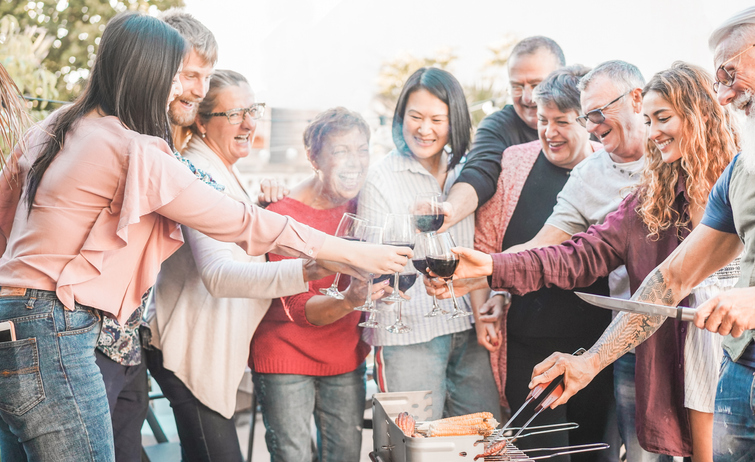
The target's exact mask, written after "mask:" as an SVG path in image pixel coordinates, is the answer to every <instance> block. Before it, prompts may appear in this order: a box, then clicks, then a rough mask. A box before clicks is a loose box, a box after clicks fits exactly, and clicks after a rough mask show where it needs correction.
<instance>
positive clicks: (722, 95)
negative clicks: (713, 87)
mask: <svg viewBox="0 0 755 462" xmlns="http://www.w3.org/2000/svg"><path fill="white" fill-rule="evenodd" d="M740 53H741V55H739V56H737V55H738V54H740ZM732 58H733V59H732ZM721 65H723V67H724V69H725V70H726V71H727V72H728V73H729V75H732V76H734V83H733V84H732V86H731V87H727V86H726V85H721V84H719V86H718V94H717V97H718V102H719V103H721V105H722V106H726V105H727V104H730V103H731V104H732V106H733V107H734V109H737V110H739V111H743V112H744V113H745V115H747V116H750V115H751V113H752V112H753V106H755V104H753V103H755V50H752V43H751V42H746V43H741V40H734V39H728V40H724V41H722V42H721V43H720V44H719V45H718V46H717V47H716V52H715V66H716V69H718V68H719V67H721Z"/></svg>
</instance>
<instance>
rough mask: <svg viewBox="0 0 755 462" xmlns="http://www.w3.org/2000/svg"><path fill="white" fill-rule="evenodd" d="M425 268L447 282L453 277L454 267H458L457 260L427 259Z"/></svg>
mask: <svg viewBox="0 0 755 462" xmlns="http://www.w3.org/2000/svg"><path fill="white" fill-rule="evenodd" d="M427 266H428V267H430V271H432V272H433V273H435V274H437V275H438V276H439V277H441V278H443V279H446V280H447V279H450V278H451V277H452V276H453V275H454V271H456V267H457V266H459V260H457V259H454V260H447V259H445V258H438V257H427Z"/></svg>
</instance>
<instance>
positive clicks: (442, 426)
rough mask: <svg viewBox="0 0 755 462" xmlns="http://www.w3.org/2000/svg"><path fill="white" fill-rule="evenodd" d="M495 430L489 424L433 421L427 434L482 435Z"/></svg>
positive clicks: (434, 435)
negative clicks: (437, 422)
mask: <svg viewBox="0 0 755 462" xmlns="http://www.w3.org/2000/svg"><path fill="white" fill-rule="evenodd" d="M491 433H493V430H492V429H490V428H488V426H487V425H484V424H483V425H458V424H453V423H439V424H436V423H435V422H434V423H431V424H430V428H429V429H428V430H427V436H433V437H436V436H462V435H482V436H488V435H490V434H491Z"/></svg>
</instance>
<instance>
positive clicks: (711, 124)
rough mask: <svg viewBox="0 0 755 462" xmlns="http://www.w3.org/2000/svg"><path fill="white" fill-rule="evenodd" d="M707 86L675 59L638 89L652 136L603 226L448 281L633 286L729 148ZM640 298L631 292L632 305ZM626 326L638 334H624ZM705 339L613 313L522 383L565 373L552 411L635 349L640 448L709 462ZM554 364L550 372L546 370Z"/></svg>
mask: <svg viewBox="0 0 755 462" xmlns="http://www.w3.org/2000/svg"><path fill="white" fill-rule="evenodd" d="M712 83H713V80H712V79H711V77H710V75H708V73H706V72H705V71H704V70H702V69H700V68H698V67H696V66H692V65H690V64H686V63H681V62H677V63H675V64H674V65H673V66H672V67H671V68H670V69H667V70H665V71H662V72H659V73H658V74H656V75H655V76H653V78H652V79H651V80H650V81H649V82H648V84H647V85H646V86H645V88H644V90H643V97H644V98H643V113H644V116H645V120H646V124H647V125H648V126H649V127H650V131H649V141H648V144H647V154H646V155H647V157H648V161H647V164H646V166H645V169H644V171H643V176H642V180H641V183H640V185H639V186H638V188H637V189H636V190H635V192H634V193H633V194H631V195H629V196H628V197H627V198H626V199H625V200H624V202H623V203H622V204H621V206H620V207H619V209H618V210H617V211H616V212H614V213H612V214H610V215H608V217H607V218H606V221H605V222H604V223H603V224H602V225H597V226H591V227H590V228H589V229H588V230H587V232H585V233H580V234H577V235H575V236H574V239H573V240H572V241H567V242H565V243H564V244H562V245H560V246H553V247H545V248H541V249H535V250H529V251H526V252H522V253H518V254H506V255H502V254H499V255H494V256H493V258H492V259H491V256H489V255H482V254H480V253H478V252H474V251H466V250H464V251H462V254H463V257H462V259H461V260H462V262H461V263H460V264H459V269H457V274H456V276H458V277H460V278H467V277H471V276H482V275H485V274H486V273H487V274H490V273H491V272H492V274H493V287H496V288H503V287H507V288H511V290H512V292H514V293H518V294H525V293H527V292H530V291H533V290H537V289H538V288H540V287H543V286H546V285H547V286H548V287H561V288H564V289H571V288H573V287H578V286H582V285H585V284H589V283H591V282H592V281H594V280H595V279H596V278H598V277H601V276H603V275H606V274H608V273H609V272H610V271H612V270H613V269H614V268H616V267H618V266H619V265H622V264H626V266H627V272H628V274H629V279H630V286H631V290H632V292H635V291H637V290H638V288H639V287H640V284H641V283H642V282H643V280H644V279H645V277H646V276H647V275H648V274H649V273H650V272H651V271H652V270H653V269H654V268H655V267H656V266H657V265H658V264H660V263H661V262H662V261H664V260H665V259H666V257H667V256H668V255H670V254H671V253H672V252H673V250H674V249H675V248H676V247H677V246H678V245H679V244H680V242H681V240H682V239H684V238H685V237H686V236H687V234H689V232H690V230H691V229H693V228H694V227H695V226H696V225H697V224H698V223H699V222H700V220H701V219H702V216H703V212H704V210H705V206H706V203H707V199H708V194H709V193H710V191H711V188H712V187H713V185H714V183H715V181H716V180H717V179H718V178H719V176H721V175H722V173H724V169H725V168H726V166H727V165H728V164H729V163H730V161H731V159H732V156H733V154H734V153H735V152H736V149H737V139H738V136H737V134H736V132H735V131H734V130H733V126H732V118H731V116H730V114H729V111H728V110H727V109H726V108H724V107H722V106H720V105H719V104H718V103H717V101H716V96H715V94H714V93H713V92H712V85H711V84H712ZM491 260H492V261H491ZM488 265H489V266H488ZM483 268H487V269H483ZM738 276H739V265H738V262H737V261H735V262H733V263H732V264H730V265H728V266H726V267H725V268H723V269H722V270H720V271H718V272H717V273H715V274H714V275H712V276H711V277H709V278H708V279H706V280H705V281H704V282H703V283H701V284H700V285H699V286H698V287H696V288H694V289H693V290H692V294H691V295H692V296H691V297H690V298H689V299H687V300H685V301H683V302H682V303H681V304H682V305H684V306H699V305H700V304H702V303H703V302H704V301H705V300H707V299H709V298H711V297H713V296H714V295H716V294H717V293H718V292H720V291H722V290H726V289H728V288H731V287H732V286H733V285H734V283H735V282H736V280H737V279H738ZM644 297H646V294H642V293H638V292H635V293H634V295H633V299H635V300H643V299H645V298H644ZM635 326H636V327H637V332H640V331H642V333H641V334H637V335H635V334H632V336H629V335H626V334H623V333H624V332H626V331H630V330H632V331H634V330H635V329H634V328H635ZM709 334H710V333H709V332H706V331H701V330H699V329H697V328H696V327H694V326H693V325H692V324H691V323H687V322H682V321H678V320H675V319H670V318H669V319H666V318H664V317H661V316H644V315H638V314H628V313H621V314H619V315H618V316H617V317H616V319H615V320H614V321H613V323H612V324H611V325H610V326H609V327H608V329H606V332H605V333H604V334H603V336H602V337H601V339H600V340H598V342H597V343H596V344H595V345H594V346H593V347H592V349H591V350H590V351H589V352H588V353H585V354H584V355H582V356H580V357H578V358H577V357H572V356H566V355H563V354H560V353H555V354H553V355H551V356H550V357H549V358H548V359H546V360H545V361H543V362H542V363H540V364H538V365H537V366H536V368H535V369H534V371H533V373H532V376H533V377H534V378H533V381H532V384H533V385H535V384H538V383H541V382H544V381H546V380H547V379H545V372H546V371H547V372H548V379H552V378H553V377H556V376H557V375H560V374H562V373H563V372H564V367H566V368H567V369H568V372H567V377H566V387H567V391H566V393H565V394H564V398H562V399H561V400H559V401H557V403H558V404H562V403H563V401H564V399H569V398H570V397H572V395H574V393H576V392H577V391H578V390H580V389H581V388H584V387H585V386H586V385H587V384H589V383H590V382H591V380H592V379H593V378H594V377H595V376H596V374H598V372H599V371H600V370H601V369H603V368H605V367H607V366H608V365H609V364H610V363H611V362H613V361H615V360H616V359H617V358H618V357H620V356H622V355H623V354H624V353H626V352H627V351H628V350H629V349H631V347H632V346H634V345H635V344H637V343H638V342H641V341H644V343H642V344H641V345H639V346H637V375H636V379H635V380H636V383H637V387H636V389H637V398H638V401H637V416H638V418H640V419H641V423H639V422H638V430H640V429H641V430H642V431H638V436H641V438H640V443H641V444H642V446H643V447H644V448H645V449H647V450H650V451H652V452H657V453H660V454H667V455H671V456H690V455H691V456H692V460H693V462H703V461H712V460H713V456H712V439H713V435H712V431H713V414H712V413H713V410H714V398H715V394H716V383H717V373H718V365H719V363H720V360H721V355H722V351H721V348H720V343H719V342H720V338H717V336H716V335H709ZM557 360H558V363H559V367H558V368H553V369H551V367H552V366H553V365H554V363H555V362H556V361H557ZM641 394H642V395H641ZM576 396H579V395H576ZM569 402H571V401H569Z"/></svg>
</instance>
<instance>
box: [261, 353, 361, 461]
mask: <svg viewBox="0 0 755 462" xmlns="http://www.w3.org/2000/svg"><path fill="white" fill-rule="evenodd" d="M252 378H253V380H254V391H255V393H257V402H258V403H259V405H260V408H261V409H262V420H263V422H264V423H265V429H266V430H267V431H266V432H265V442H266V443H267V450H268V451H269V452H270V460H271V461H272V462H303V461H309V460H312V453H311V437H310V435H311V432H310V419H311V417H312V415H313V414H314V416H315V425H316V426H317V436H318V438H317V440H318V441H317V446H318V452H319V456H320V459H319V460H320V462H336V461H342V462H354V461H356V460H359V457H360V451H361V449H362V424H363V423H364V407H365V394H366V384H365V365H364V364H362V365H361V366H359V367H358V368H357V369H356V370H354V371H352V372H347V373H345V374H340V375H333V376H326V377H316V376H311V375H296V374H259V373H254V374H253V375H252Z"/></svg>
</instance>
